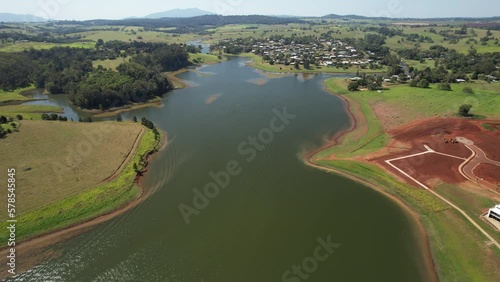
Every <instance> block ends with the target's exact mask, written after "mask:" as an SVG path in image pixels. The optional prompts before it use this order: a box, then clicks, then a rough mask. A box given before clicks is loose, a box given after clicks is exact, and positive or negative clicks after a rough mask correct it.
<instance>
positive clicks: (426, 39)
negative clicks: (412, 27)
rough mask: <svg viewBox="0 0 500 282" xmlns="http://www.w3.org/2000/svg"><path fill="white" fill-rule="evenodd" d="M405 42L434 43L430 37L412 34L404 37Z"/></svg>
mask: <svg viewBox="0 0 500 282" xmlns="http://www.w3.org/2000/svg"><path fill="white" fill-rule="evenodd" d="M404 38H405V40H406V41H410V42H420V43H424V42H425V43H434V40H432V38H431V37H429V36H424V35H421V34H418V33H412V34H406V35H405V36H404Z"/></svg>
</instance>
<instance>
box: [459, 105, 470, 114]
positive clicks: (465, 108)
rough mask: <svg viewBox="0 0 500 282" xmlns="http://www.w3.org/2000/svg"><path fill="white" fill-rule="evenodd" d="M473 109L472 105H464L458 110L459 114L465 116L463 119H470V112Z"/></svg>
mask: <svg viewBox="0 0 500 282" xmlns="http://www.w3.org/2000/svg"><path fill="white" fill-rule="evenodd" d="M471 109H472V106H471V105H462V106H460V108H459V109H458V114H459V115H461V116H463V117H468V116H470V114H469V113H470V110H471Z"/></svg>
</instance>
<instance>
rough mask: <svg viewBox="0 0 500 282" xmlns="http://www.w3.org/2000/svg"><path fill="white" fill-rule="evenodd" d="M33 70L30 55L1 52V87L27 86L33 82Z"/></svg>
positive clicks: (8, 88)
mask: <svg viewBox="0 0 500 282" xmlns="http://www.w3.org/2000/svg"><path fill="white" fill-rule="evenodd" d="M33 71H34V68H33V65H32V60H31V58H30V57H29V56H28V55H26V54H20V53H0V89H3V90H14V89H16V88H19V87H27V86H28V85H30V83H31V75H32V73H33Z"/></svg>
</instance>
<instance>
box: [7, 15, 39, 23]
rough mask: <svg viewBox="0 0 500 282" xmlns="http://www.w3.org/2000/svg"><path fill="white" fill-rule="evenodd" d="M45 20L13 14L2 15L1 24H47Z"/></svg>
mask: <svg viewBox="0 0 500 282" xmlns="http://www.w3.org/2000/svg"><path fill="white" fill-rule="evenodd" d="M46 21H47V20H46V19H44V18H40V17H37V16H33V15H16V14H11V13H0V22H11V23H12V22H30V23H34V22H46Z"/></svg>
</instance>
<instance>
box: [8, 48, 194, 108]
mask: <svg viewBox="0 0 500 282" xmlns="http://www.w3.org/2000/svg"><path fill="white" fill-rule="evenodd" d="M187 48H188V47H187V46H185V45H178V44H172V45H169V44H160V43H140V42H132V43H125V42H119V41H110V42H104V41H102V40H99V41H98V42H97V44H96V47H95V48H94V49H84V48H70V47H56V48H51V49H48V50H35V49H31V50H29V51H25V52H21V53H0V89H2V90H14V89H16V88H20V87H27V86H29V85H34V86H35V87H37V88H45V89H46V90H47V91H48V92H50V93H51V94H67V95H69V99H70V100H71V101H72V102H73V103H74V104H75V105H77V106H79V107H82V108H85V109H101V110H104V109H108V108H111V107H119V106H123V105H126V104H128V103H131V102H133V103H135V102H143V101H147V100H149V99H151V98H154V97H157V96H161V95H163V94H164V93H166V92H167V91H168V90H170V89H171V88H172V86H171V83H170V82H169V81H168V80H167V78H166V77H165V76H164V75H163V73H162V72H165V71H173V70H178V69H181V68H183V67H186V66H189V65H190V62H189V60H188V59H189V54H188V52H187ZM119 56H121V57H128V56H130V57H131V59H130V62H126V63H124V64H121V65H120V66H119V67H118V68H117V70H116V71H115V70H107V69H103V68H100V67H99V68H97V69H95V68H94V67H93V65H92V61H94V60H102V59H114V58H117V57H119Z"/></svg>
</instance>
